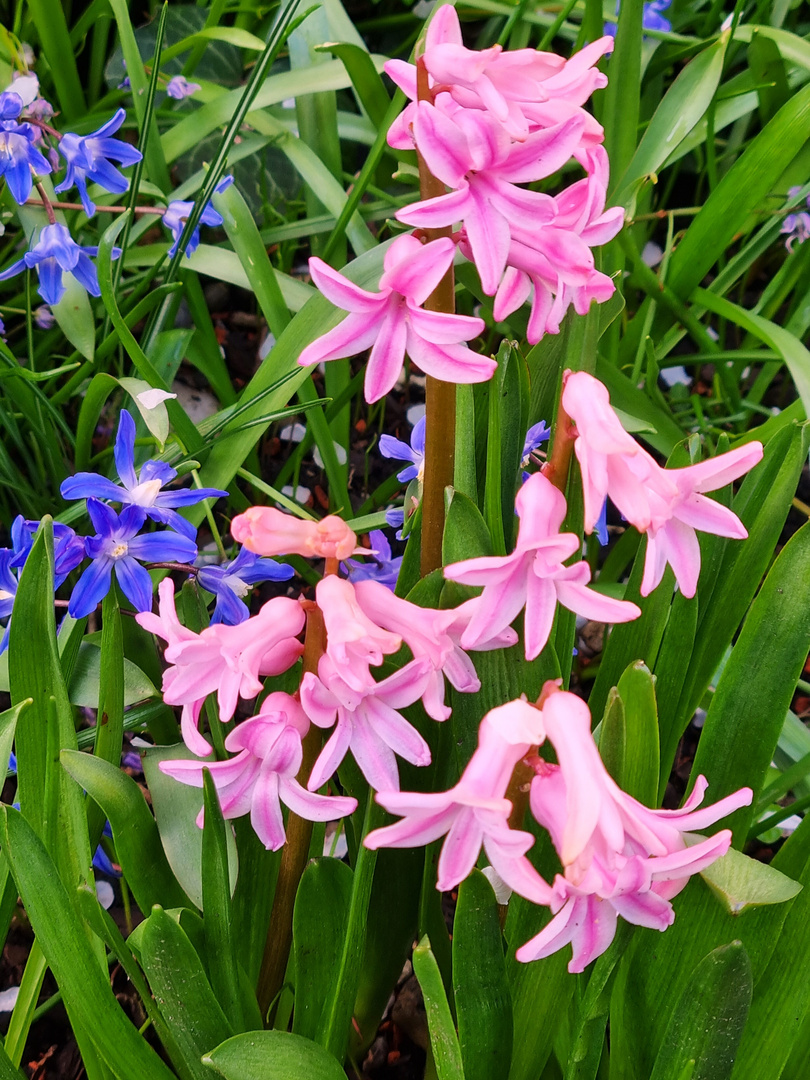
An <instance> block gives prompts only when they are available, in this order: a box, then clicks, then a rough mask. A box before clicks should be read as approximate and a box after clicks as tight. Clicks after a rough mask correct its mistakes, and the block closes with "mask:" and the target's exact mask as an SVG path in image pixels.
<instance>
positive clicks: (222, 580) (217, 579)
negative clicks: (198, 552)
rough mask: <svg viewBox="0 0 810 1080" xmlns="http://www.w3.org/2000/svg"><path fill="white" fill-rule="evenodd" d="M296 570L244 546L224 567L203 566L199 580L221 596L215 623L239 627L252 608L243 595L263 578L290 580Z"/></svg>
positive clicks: (218, 596) (199, 572)
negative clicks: (261, 556) (263, 556)
mask: <svg viewBox="0 0 810 1080" xmlns="http://www.w3.org/2000/svg"><path fill="white" fill-rule="evenodd" d="M294 573H295V571H294V570H293V568H292V567H291V566H286V565H285V564H284V563H277V562H276V561H275V559H261V558H259V556H258V555H254V554H253V552H252V551H248V550H247V548H242V550H241V551H240V552H239V554H238V555H237V556H236V558H235V559H234V560H233V561H232V562H227V563H225V564H224V565H222V566H201V567H200V569H199V570H198V571H197V581H198V582H199V584H200V585H201V587H202V588H203V589H207V590H208V592H210V593H213V594H214V596H216V598H217V602H216V606H215V607H214V612H213V614H212V615H211V624H212V625H213V624H214V623H225V624H226V625H227V626H236V625H238V624H239V623H242V622H244V621H245V620H246V619H247V618H248V617H249V615H250V611H249V610H248V606H247V604H245V603H244V600H243V597H245V596H247V594H248V593H249V592H250V590H251V589H252V588H253V586H254V585H258V584H259V582H260V581H289V579H290V578H291V577H292V576H293V574H294Z"/></svg>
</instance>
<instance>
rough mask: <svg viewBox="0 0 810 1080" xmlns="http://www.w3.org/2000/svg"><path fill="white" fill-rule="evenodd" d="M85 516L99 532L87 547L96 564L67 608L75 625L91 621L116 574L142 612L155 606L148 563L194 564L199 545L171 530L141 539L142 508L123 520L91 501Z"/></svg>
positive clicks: (130, 511) (134, 508)
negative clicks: (91, 615)
mask: <svg viewBox="0 0 810 1080" xmlns="http://www.w3.org/2000/svg"><path fill="white" fill-rule="evenodd" d="M87 513H88V514H89V515H90V520H91V521H92V523H93V528H94V529H95V530H96V535H95V536H88V537H87V539H86V540H85V542H84V545H85V551H86V553H87V555H88V556H89V558H90V559H92V562H91V563H90V565H89V566H88V567H87V569H86V570H85V571H84V573H83V574H82V576H81V577H80V578H79V580H78V582H77V583H76V586H75V588H74V590H73V593H72V595H71V597H70V603H69V604H68V614H69V615H72V616H73V618H74V619H81V618H82V617H83V616H84V615H89V614H90V612H91V611H92V610H93V609H94V608H95V606H96V604H97V603H98V602H99V601H100V600H102V599H103V598H104V597H105V596H106V595H107V593H108V592H109V591H110V586H111V585H112V573H113V570H115V576H116V579H117V581H118V584H119V585H120V586H121V591H122V592H123V594H124V596H126V598H127V599H128V600H129V601H130V603H131V604H132V605H133V606H134V607H135V608H136V609H137V610H138V611H148V610H149V609H150V608H151V606H152V579H151V578H150V576H149V572H148V571H147V570H146V569H145V568H144V567H143V566H141V563H140V561H139V560H142V561H144V562H164V561H168V562H194V560H195V559H196V557H197V545H196V544H195V543H194V541H193V540H190V539H189V538H188V537H187V536H181V535H180V534H179V533H176V532H172V531H170V530H167V531H166V532H158V533H148V534H147V535H146V536H138V532H139V530H140V528H141V526H142V525H143V523H144V520H145V516H146V515H145V514H144V512H143V510H142V509H141V508H140V507H139V506H127V507H126V508H125V509H124V510H123V511H122V512H121V516H120V517H119V516H118V514H116V512H115V511H114V510H113V509H112V508H111V507H109V506H107V504H106V503H103V502H99V500H98V499H93V498H90V499H88V500H87Z"/></svg>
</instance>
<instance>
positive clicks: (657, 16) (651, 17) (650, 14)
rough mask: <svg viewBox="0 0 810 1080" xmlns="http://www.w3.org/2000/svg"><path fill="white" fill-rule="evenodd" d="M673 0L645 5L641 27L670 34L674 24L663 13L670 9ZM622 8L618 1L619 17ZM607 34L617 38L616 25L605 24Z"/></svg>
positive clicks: (663, 0) (617, 11) (655, 0)
mask: <svg viewBox="0 0 810 1080" xmlns="http://www.w3.org/2000/svg"><path fill="white" fill-rule="evenodd" d="M671 3H672V0H652V3H649V4H644V9H643V13H642V16H641V25H642V26H643V28H644V29H645V30H659V31H661V32H662V33H669V31H670V30H671V29H672V24H671V23H670V21H669V19H665V18H664V15H663V13H664V12H665V11H666V10H667V8H669V6H670V4H671ZM620 6H621V4H620V0H616V15H617V17H618V14H619V7H620ZM605 33H606V34H610V36H611V37H615V36H616V23H613V22H609V23H605Z"/></svg>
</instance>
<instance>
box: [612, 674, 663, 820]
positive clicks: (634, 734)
mask: <svg viewBox="0 0 810 1080" xmlns="http://www.w3.org/2000/svg"><path fill="white" fill-rule="evenodd" d="M617 689H618V694H619V698H620V699H621V701H622V703H623V705H624V726H625V731H626V739H627V742H626V746H625V751H624V755H623V756H624V767H623V769H622V779H621V787H622V788H623V789H624V790H625V791H626V792H627V794H628V795H632V796H633V798H634V799H638V801H639V802H642V803H644V805H645V806H655V804H656V795H657V791H658V711H657V708H656V703H655V679H654V678H653V676H652V675H651V674H650V671H649V668H647V666H646V665H645V664H644V663H642V661H640V660H637V661H636V662H635V663H633V664H630V666H629V667H628V668H627V670H626V671H625V672H624V674H623V675H622V677H621V678H620V679H619V685H618V688H617Z"/></svg>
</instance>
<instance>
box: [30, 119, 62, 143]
mask: <svg viewBox="0 0 810 1080" xmlns="http://www.w3.org/2000/svg"><path fill="white" fill-rule="evenodd" d="M25 122H26V124H34V126H35V127H38V128H41V129H42V130H43V131H46V132H47V133H48V134H49V135H52V136H53V137H54V139H61V138H62V132H61V131H57V130H56V128H54V127H51V125H50V124H46V123H45V121H44V120H37V119H35V118H34V117H33V116H26V118H25Z"/></svg>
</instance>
